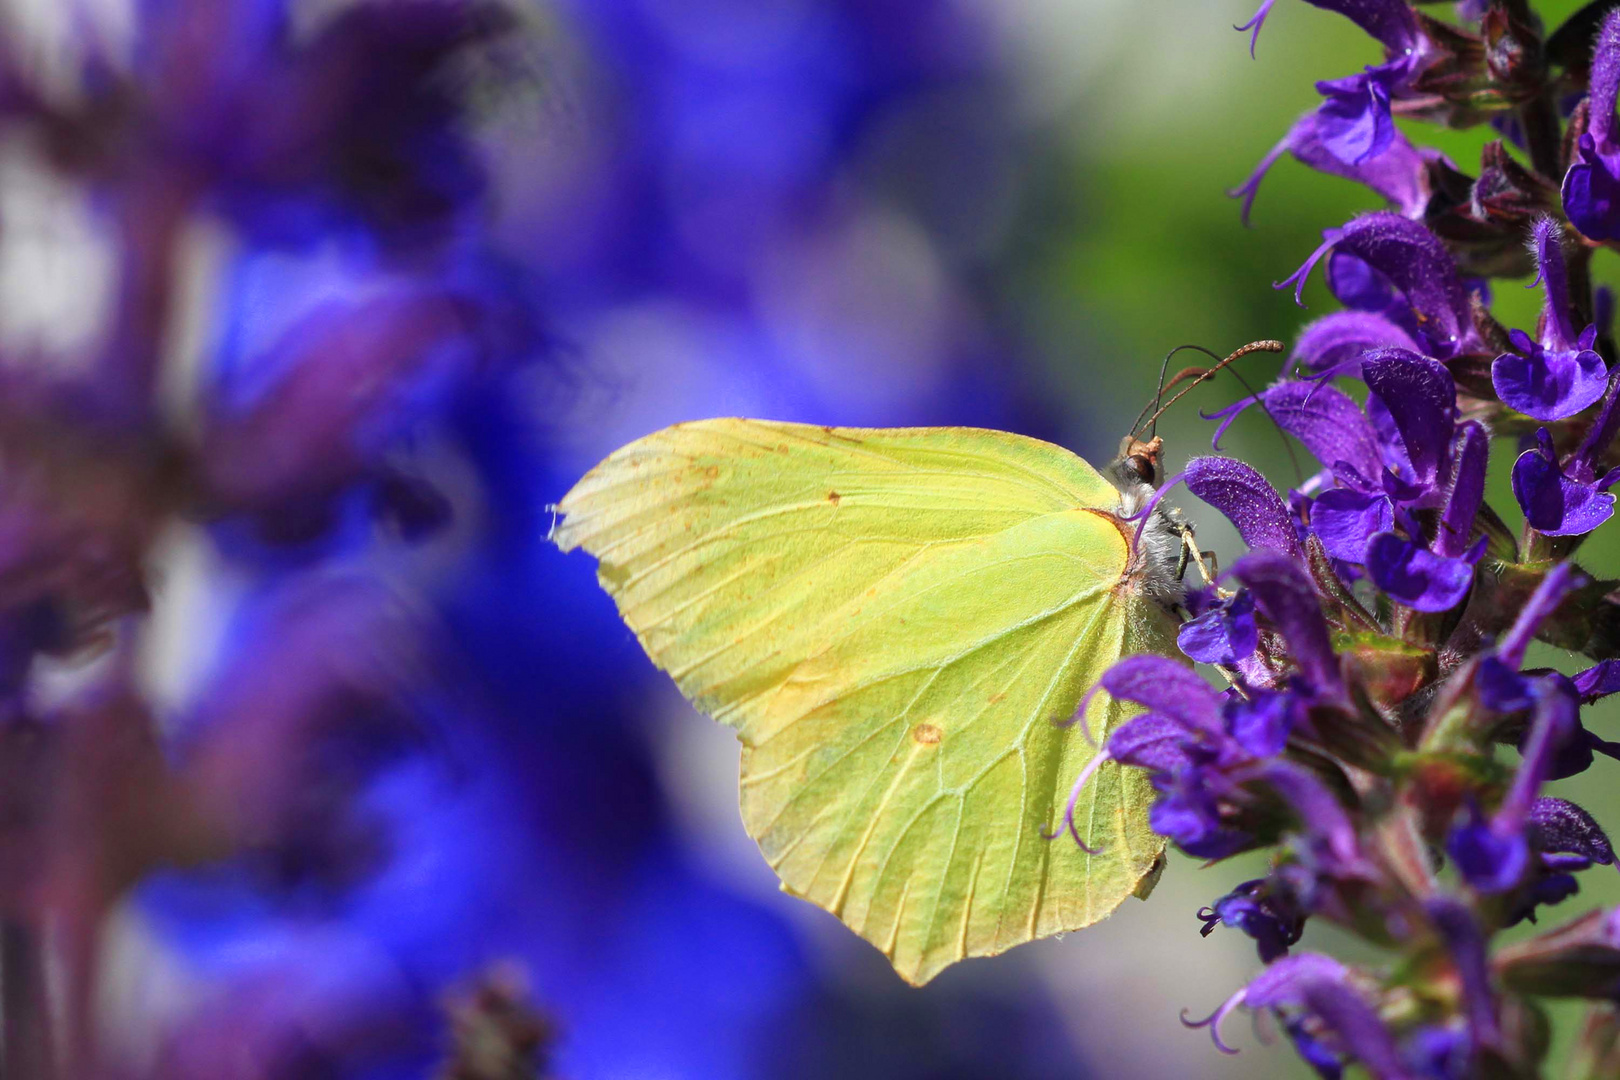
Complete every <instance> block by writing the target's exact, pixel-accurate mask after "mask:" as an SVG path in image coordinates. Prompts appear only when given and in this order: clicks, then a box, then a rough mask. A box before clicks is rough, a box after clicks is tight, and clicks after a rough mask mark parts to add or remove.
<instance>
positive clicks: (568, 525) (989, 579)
mask: <svg viewBox="0 0 1620 1080" xmlns="http://www.w3.org/2000/svg"><path fill="white" fill-rule="evenodd" d="M1161 447H1162V444H1161V442H1160V440H1158V439H1157V438H1155V439H1153V440H1152V441H1151V442H1146V443H1144V442H1140V441H1138V440H1137V439H1135V438H1134V437H1127V438H1126V439H1125V440H1124V441H1123V443H1122V445H1121V451H1120V455H1119V457H1118V458H1117V459H1116V461H1115V462H1114V463H1113V464H1112V465H1111V466H1110V472H1111V474H1112V475H1113V482H1112V483H1110V482H1109V480H1107V479H1104V477H1103V476H1102V475H1101V474H1099V473H1098V472H1097V470H1095V469H1094V468H1092V467H1091V466H1090V465H1088V464H1087V463H1086V462H1085V461H1083V460H1082V459H1080V458H1079V457H1077V456H1076V455H1074V454H1072V453H1070V452H1069V451H1068V450H1066V449H1064V448H1062V447H1059V446H1055V445H1053V444H1051V443H1046V442H1042V441H1039V440H1037V439H1032V438H1027V437H1024V436H1020V435H1014V434H1009V433H1006V432H1000V431H990V430H983V429H975V428H960V427H935V428H893V429H861V428H838V427H818V426H811V425H805V424H792V423H778V422H773V421H764V420H743V419H715V420H701V421H696V422H691V423H683V424H676V425H674V426H673V427H668V428H665V429H663V430H662V431H658V432H655V433H653V434H651V435H648V436H646V437H645V438H642V439H638V440H636V441H635V442H632V443H630V444H629V445H627V446H625V447H622V448H621V449H619V450H617V451H615V452H614V453H613V454H611V455H610V456H609V457H608V458H607V459H606V460H604V461H603V462H602V463H601V464H599V465H597V466H596V467H595V468H594V469H592V470H591V471H590V472H589V473H588V474H586V476H585V477H584V478H583V479H581V480H580V481H579V483H578V484H577V485H576V486H575V487H574V488H573V490H571V491H570V492H569V493H568V494H567V495H566V496H565V497H564V498H563V500H562V501H561V503H560V504H559V505H558V510H559V511H560V513H561V515H562V517H561V520H560V522H559V523H558V524H557V526H556V527H555V530H554V534H553V539H554V540H555V542H556V543H557V544H558V546H559V547H561V548H562V549H563V550H564V551H569V550H572V549H574V548H584V549H585V550H586V551H587V552H589V553H591V554H592V555H594V556H596V558H597V559H598V560H599V566H598V579H599V581H600V582H601V585H602V587H603V588H604V589H605V590H606V591H607V592H608V593H609V594H610V595H611V596H612V597H613V599H614V601H615V602H616V603H617V605H618V608H619V611H620V613H621V614H622V616H623V617H624V620H625V622H626V623H627V624H628V625H629V627H630V629H631V630H632V631H633V632H634V634H635V636H636V638H637V640H638V641H639V642H640V643H641V645H642V646H643V648H645V650H646V652H647V655H648V656H649V657H650V658H651V659H652V660H653V662H654V663H655V664H657V665H658V666H659V667H660V668H662V669H663V670H664V671H666V672H668V673H669V674H670V675H671V676H672V677H673V678H674V680H675V683H676V685H677V686H678V687H679V688H680V690H681V692H682V693H683V694H684V695H685V696H686V697H687V698H688V699H689V700H690V701H691V702H692V703H693V704H694V705H696V706H697V708H698V709H699V710H701V711H703V712H705V713H707V714H708V715H710V716H712V717H714V718H715V719H716V720H719V721H720V722H722V723H725V724H728V725H730V726H731V727H733V728H735V729H736V733H737V736H738V738H739V739H740V740H741V742H742V744H743V750H742V766H741V780H740V785H741V797H740V801H741V808H742V818H743V823H744V825H745V827H746V828H747V830H748V833H749V835H750V836H752V837H753V838H754V839H755V840H756V841H757V842H758V844H759V847H760V849H761V851H762V852H763V853H764V855H765V858H766V859H767V861H768V862H769V863H770V865H771V867H772V868H773V869H774V870H775V872H776V874H777V875H778V877H779V878H780V879H781V883H782V888H783V889H784V890H785V891H787V892H789V893H792V894H794V895H797V896H800V897H803V898H805V899H807V900H810V901H812V902H813V903H815V904H817V905H819V906H820V907H822V908H825V909H826V910H828V911H830V912H832V913H833V914H834V915H836V916H837V917H838V918H839V919H841V920H842V921H843V922H844V923H845V924H846V925H848V926H849V927H850V928H851V929H853V930H854V931H855V932H856V933H858V934H859V935H860V936H861V937H863V938H865V939H866V940H867V941H869V942H871V943H872V944H874V945H876V946H877V947H878V948H879V949H881V950H882V951H883V953H884V954H885V955H886V956H887V957H888V958H889V959H890V961H891V962H892V964H893V965H894V968H895V970H896V971H897V972H898V973H899V974H900V976H901V977H902V978H904V979H906V980H907V981H908V982H911V983H914V984H918V985H920V984H922V983H924V982H926V981H928V980H929V979H930V978H932V977H933V976H934V975H935V974H937V973H938V972H939V971H940V970H941V969H943V968H944V967H946V966H947V965H949V964H951V963H953V962H955V961H958V960H961V959H964V958H967V957H975V956H988V955H992V954H995V953H999V952H1002V951H1004V950H1006V949H1008V948H1011V947H1012V946H1014V945H1018V944H1021V943H1023V942H1026V941H1030V940H1032V939H1035V938H1040V937H1045V936H1048V935H1052V934H1056V933H1061V932H1063V931H1068V930H1075V929H1079V928H1081V927H1085V926H1089V925H1091V924H1092V923H1095V922H1097V921H1098V920H1100V919H1102V918H1103V917H1105V916H1107V915H1108V914H1109V913H1111V912H1112V911H1113V910H1114V909H1115V908H1116V907H1117V906H1118V905H1119V904H1120V903H1122V902H1123V901H1124V899H1125V898H1126V897H1128V896H1131V895H1133V894H1135V895H1139V896H1144V897H1145V895H1146V893H1147V892H1148V891H1149V890H1150V889H1151V888H1152V886H1153V884H1154V882H1155V881H1156V879H1157V874H1158V871H1159V869H1160V868H1161V867H1162V865H1163V851H1164V840H1163V839H1162V838H1161V837H1159V836H1157V835H1156V834H1154V833H1153V831H1152V830H1151V829H1150V828H1149V826H1148V809H1149V807H1150V805H1151V803H1152V800H1153V797H1154V793H1153V791H1152V789H1151V787H1150V786H1149V784H1148V781H1147V779H1146V774H1145V773H1144V772H1143V771H1142V770H1139V769H1132V768H1126V767H1121V766H1119V765H1117V764H1115V763H1113V762H1111V761H1109V762H1104V763H1103V764H1102V766H1101V767H1100V768H1098V769H1097V770H1096V771H1095V772H1094V773H1093V775H1092V776H1091V777H1090V780H1089V782H1088V786H1087V788H1086V791H1085V793H1084V798H1083V799H1082V802H1081V804H1080V805H1079V806H1077V807H1076V811H1075V813H1074V814H1073V816H1072V821H1073V829H1074V832H1075V838H1076V839H1078V840H1081V841H1082V843H1083V845H1084V846H1083V847H1082V846H1081V845H1080V844H1075V843H1054V842H1052V841H1051V839H1050V838H1051V837H1052V836H1053V834H1054V833H1055V832H1057V831H1058V830H1059V828H1060V827H1061V824H1062V820H1063V817H1064V813H1063V811H1064V806H1065V802H1066V801H1067V798H1068V795H1069V792H1070V787H1071V783H1072V781H1073V779H1074V778H1075V777H1076V776H1077V775H1078V774H1079V773H1080V772H1081V770H1082V769H1083V768H1084V767H1085V766H1086V765H1087V764H1088V763H1090V762H1091V760H1092V758H1093V757H1094V756H1095V755H1096V753H1097V744H1096V743H1093V742H1092V741H1091V740H1090V739H1089V738H1088V737H1087V735H1086V734H1085V733H1083V732H1082V730H1080V729H1079V728H1078V727H1077V726H1072V725H1069V724H1068V721H1070V720H1071V719H1072V718H1073V717H1074V714H1075V712H1076V710H1077V709H1078V707H1079V706H1080V703H1081V701H1082V698H1083V697H1084V696H1085V695H1086V693H1087V691H1088V690H1089V689H1091V687H1092V686H1093V685H1095V684H1096V682H1097V680H1098V679H1099V677H1101V675H1102V674H1103V672H1105V671H1106V670H1107V669H1108V668H1109V666H1111V665H1112V664H1113V663H1114V662H1115V661H1116V660H1118V659H1119V658H1120V657H1122V656H1127V655H1132V654H1136V653H1157V654H1162V655H1175V633H1176V629H1177V625H1178V620H1177V618H1176V617H1175V615H1174V614H1173V609H1174V607H1175V605H1176V603H1177V602H1178V600H1179V599H1180V597H1181V594H1182V586H1181V581H1180V577H1181V575H1180V572H1179V571H1180V570H1181V569H1184V567H1185V562H1184V559H1183V556H1182V554H1181V553H1182V551H1183V545H1184V543H1185V540H1186V534H1187V530H1186V528H1185V526H1182V525H1180V524H1179V522H1178V521H1177V520H1176V519H1175V518H1174V517H1173V516H1172V515H1170V514H1168V513H1166V512H1164V511H1162V510H1158V509H1154V510H1152V511H1151V512H1149V513H1147V514H1146V515H1145V518H1143V519H1142V520H1141V521H1140V522H1138V521H1135V520H1131V519H1132V518H1133V517H1142V514H1143V512H1144V511H1145V510H1147V509H1148V503H1149V501H1150V500H1151V497H1152V495H1153V493H1154V491H1155V486H1156V485H1157V484H1158V483H1159V481H1160V479H1161V468H1160V454H1161ZM1127 709H1128V707H1127V706H1125V705H1122V704H1119V703H1116V702H1113V701H1112V700H1109V699H1107V697H1106V695H1097V696H1096V697H1095V699H1093V700H1092V702H1091V704H1090V706H1089V707H1088V710H1087V715H1086V716H1085V718H1084V719H1085V721H1086V723H1085V728H1086V729H1087V731H1089V733H1091V734H1092V735H1094V736H1095V737H1096V738H1097V739H1099V740H1100V739H1102V738H1104V737H1105V736H1106V734H1107V733H1108V732H1109V731H1111V730H1113V729H1114V728H1115V727H1117V726H1118V725H1119V724H1120V723H1121V722H1123V720H1125V719H1126V718H1127V717H1128V715H1129V712H1128V711H1127ZM1087 849H1090V850H1089V851H1088V850H1087Z"/></svg>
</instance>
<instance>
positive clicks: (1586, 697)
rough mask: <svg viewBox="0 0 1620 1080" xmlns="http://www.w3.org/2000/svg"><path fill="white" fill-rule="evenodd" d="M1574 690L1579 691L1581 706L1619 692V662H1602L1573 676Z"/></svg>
mask: <svg viewBox="0 0 1620 1080" xmlns="http://www.w3.org/2000/svg"><path fill="white" fill-rule="evenodd" d="M1575 689H1576V690H1578V691H1580V695H1581V704H1582V705H1590V704H1591V703H1592V702H1594V701H1596V700H1598V699H1599V698H1602V697H1607V696H1608V695H1610V694H1613V693H1615V692H1617V691H1620V660H1604V661H1603V662H1601V663H1598V664H1594V665H1592V666H1591V667H1589V668H1587V669H1586V670H1585V671H1583V672H1581V673H1580V674H1579V675H1577V676H1575Z"/></svg>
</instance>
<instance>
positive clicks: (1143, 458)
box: [1125, 454, 1159, 484]
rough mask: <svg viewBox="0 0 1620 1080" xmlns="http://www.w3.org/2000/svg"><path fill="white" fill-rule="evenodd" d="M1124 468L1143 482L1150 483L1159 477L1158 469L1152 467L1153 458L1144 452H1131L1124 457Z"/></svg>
mask: <svg viewBox="0 0 1620 1080" xmlns="http://www.w3.org/2000/svg"><path fill="white" fill-rule="evenodd" d="M1125 468H1126V469H1128V470H1129V471H1130V474H1131V475H1132V476H1134V477H1136V478H1137V479H1138V480H1140V481H1142V483H1144V484H1152V483H1154V482H1156V481H1157V480H1158V478H1159V475H1158V474H1159V471H1158V469H1157V468H1155V467H1154V464H1153V459H1152V458H1150V457H1148V456H1147V455H1146V454H1132V455H1131V456H1130V457H1128V458H1126V459H1125Z"/></svg>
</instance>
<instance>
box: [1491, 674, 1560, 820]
mask: <svg viewBox="0 0 1620 1080" xmlns="http://www.w3.org/2000/svg"><path fill="white" fill-rule="evenodd" d="M1534 694H1535V698H1536V704H1535V713H1534V718H1533V719H1532V720H1531V722H1530V733H1529V735H1528V737H1527V738H1526V739H1525V741H1524V744H1523V746H1522V747H1520V754H1521V755H1522V760H1521V761H1520V763H1519V768H1518V771H1516V772H1515V773H1514V774H1513V784H1512V786H1511V787H1509V788H1508V793H1507V796H1506V797H1505V798H1503V800H1502V805H1501V807H1499V808H1498V809H1497V811H1496V817H1495V818H1494V819H1493V824H1494V825H1495V827H1496V828H1497V829H1498V830H1503V831H1506V830H1511V829H1522V828H1523V827H1524V822H1525V821H1526V820H1527V818H1528V816H1529V813H1530V807H1531V804H1532V803H1533V802H1534V801H1535V797H1536V793H1537V792H1538V791H1540V789H1541V785H1542V784H1543V783H1544V782H1545V781H1546V779H1547V777H1548V774H1549V773H1550V772H1551V771H1552V765H1553V759H1554V757H1555V756H1556V755H1557V753H1558V749H1559V747H1560V746H1562V745H1563V744H1564V742H1565V741H1567V740H1568V739H1569V738H1570V736H1571V735H1573V734H1574V733H1575V732H1576V731H1577V730H1578V729H1579V728H1580V726H1581V724H1580V699H1579V698H1577V697H1576V695H1575V689H1574V687H1573V686H1570V685H1569V683H1568V682H1567V680H1560V679H1558V678H1553V677H1547V678H1543V679H1539V680H1537V682H1536V687H1535V691H1534Z"/></svg>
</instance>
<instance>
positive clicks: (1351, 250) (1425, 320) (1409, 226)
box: [1276, 211, 1476, 360]
mask: <svg viewBox="0 0 1620 1080" xmlns="http://www.w3.org/2000/svg"><path fill="white" fill-rule="evenodd" d="M1330 251H1333V252H1335V253H1336V254H1337V255H1341V256H1350V257H1353V258H1355V259H1357V260H1359V261H1360V262H1362V263H1364V264H1366V266H1367V267H1368V268H1369V269H1370V270H1372V271H1375V272H1376V273H1377V274H1379V275H1381V277H1382V278H1383V279H1385V280H1387V281H1388V283H1389V286H1390V287H1391V288H1393V289H1394V290H1396V292H1397V293H1398V294H1399V295H1400V297H1401V306H1402V307H1403V308H1404V309H1405V310H1407V311H1409V312H1411V314H1412V315H1413V317H1414V319H1415V322H1414V323H1413V324H1412V326H1411V328H1410V329H1411V332H1412V334H1413V336H1414V337H1416V338H1417V339H1418V340H1419V341H1421V342H1423V344H1424V346H1425V347H1424V349H1423V352H1425V353H1426V354H1428V355H1430V356H1434V357H1438V358H1439V359H1442V360H1444V359H1448V358H1449V357H1452V356H1455V355H1456V354H1457V353H1459V352H1463V351H1466V350H1467V349H1470V348H1472V347H1473V346H1474V344H1475V341H1476V335H1475V332H1474V328H1473V320H1472V316H1471V315H1470V312H1469V307H1468V294H1467V291H1466V290H1465V289H1464V288H1463V283H1462V278H1461V277H1460V276H1459V275H1458V273H1457V263H1456V260H1455V259H1454V258H1453V257H1452V255H1451V253H1450V252H1449V251H1447V250H1446V247H1445V245H1444V244H1443V243H1441V242H1440V239H1439V238H1438V237H1436V236H1435V235H1434V233H1432V232H1430V231H1429V230H1428V229H1426V228H1424V227H1423V226H1422V225H1421V224H1419V223H1418V222H1415V221H1411V220H1409V219H1407V218H1404V217H1402V216H1401V215H1399V214H1393V213H1389V212H1388V211H1379V212H1377V213H1373V214H1366V215H1364V216H1362V217H1359V218H1356V219H1354V220H1353V221H1351V222H1350V223H1349V224H1348V225H1345V226H1344V227H1343V228H1340V229H1329V230H1328V231H1327V232H1326V233H1325V234H1324V238H1323V242H1322V245H1321V246H1320V247H1318V248H1317V249H1316V250H1315V251H1314V252H1312V253H1311V256H1310V257H1309V258H1308V259H1306V260H1305V263H1304V264H1303V265H1302V266H1301V267H1300V268H1299V269H1298V270H1296V271H1295V272H1294V273H1293V274H1291V275H1289V276H1288V277H1287V278H1286V279H1284V280H1282V281H1279V282H1277V283H1276V287H1277V288H1279V289H1282V288H1287V287H1288V286H1290V285H1292V286H1294V300H1295V301H1296V302H1298V303H1300V304H1301V306H1303V299H1302V296H1303V293H1304V290H1305V282H1306V280H1307V279H1308V278H1309V277H1310V273H1311V270H1312V268H1313V267H1315V266H1316V264H1317V263H1318V262H1320V261H1321V260H1322V258H1323V256H1325V255H1327V254H1328V252H1330ZM1340 298H1341V299H1343V297H1342V296H1341V297H1340ZM1403 325H1405V324H1404V323H1403Z"/></svg>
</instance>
